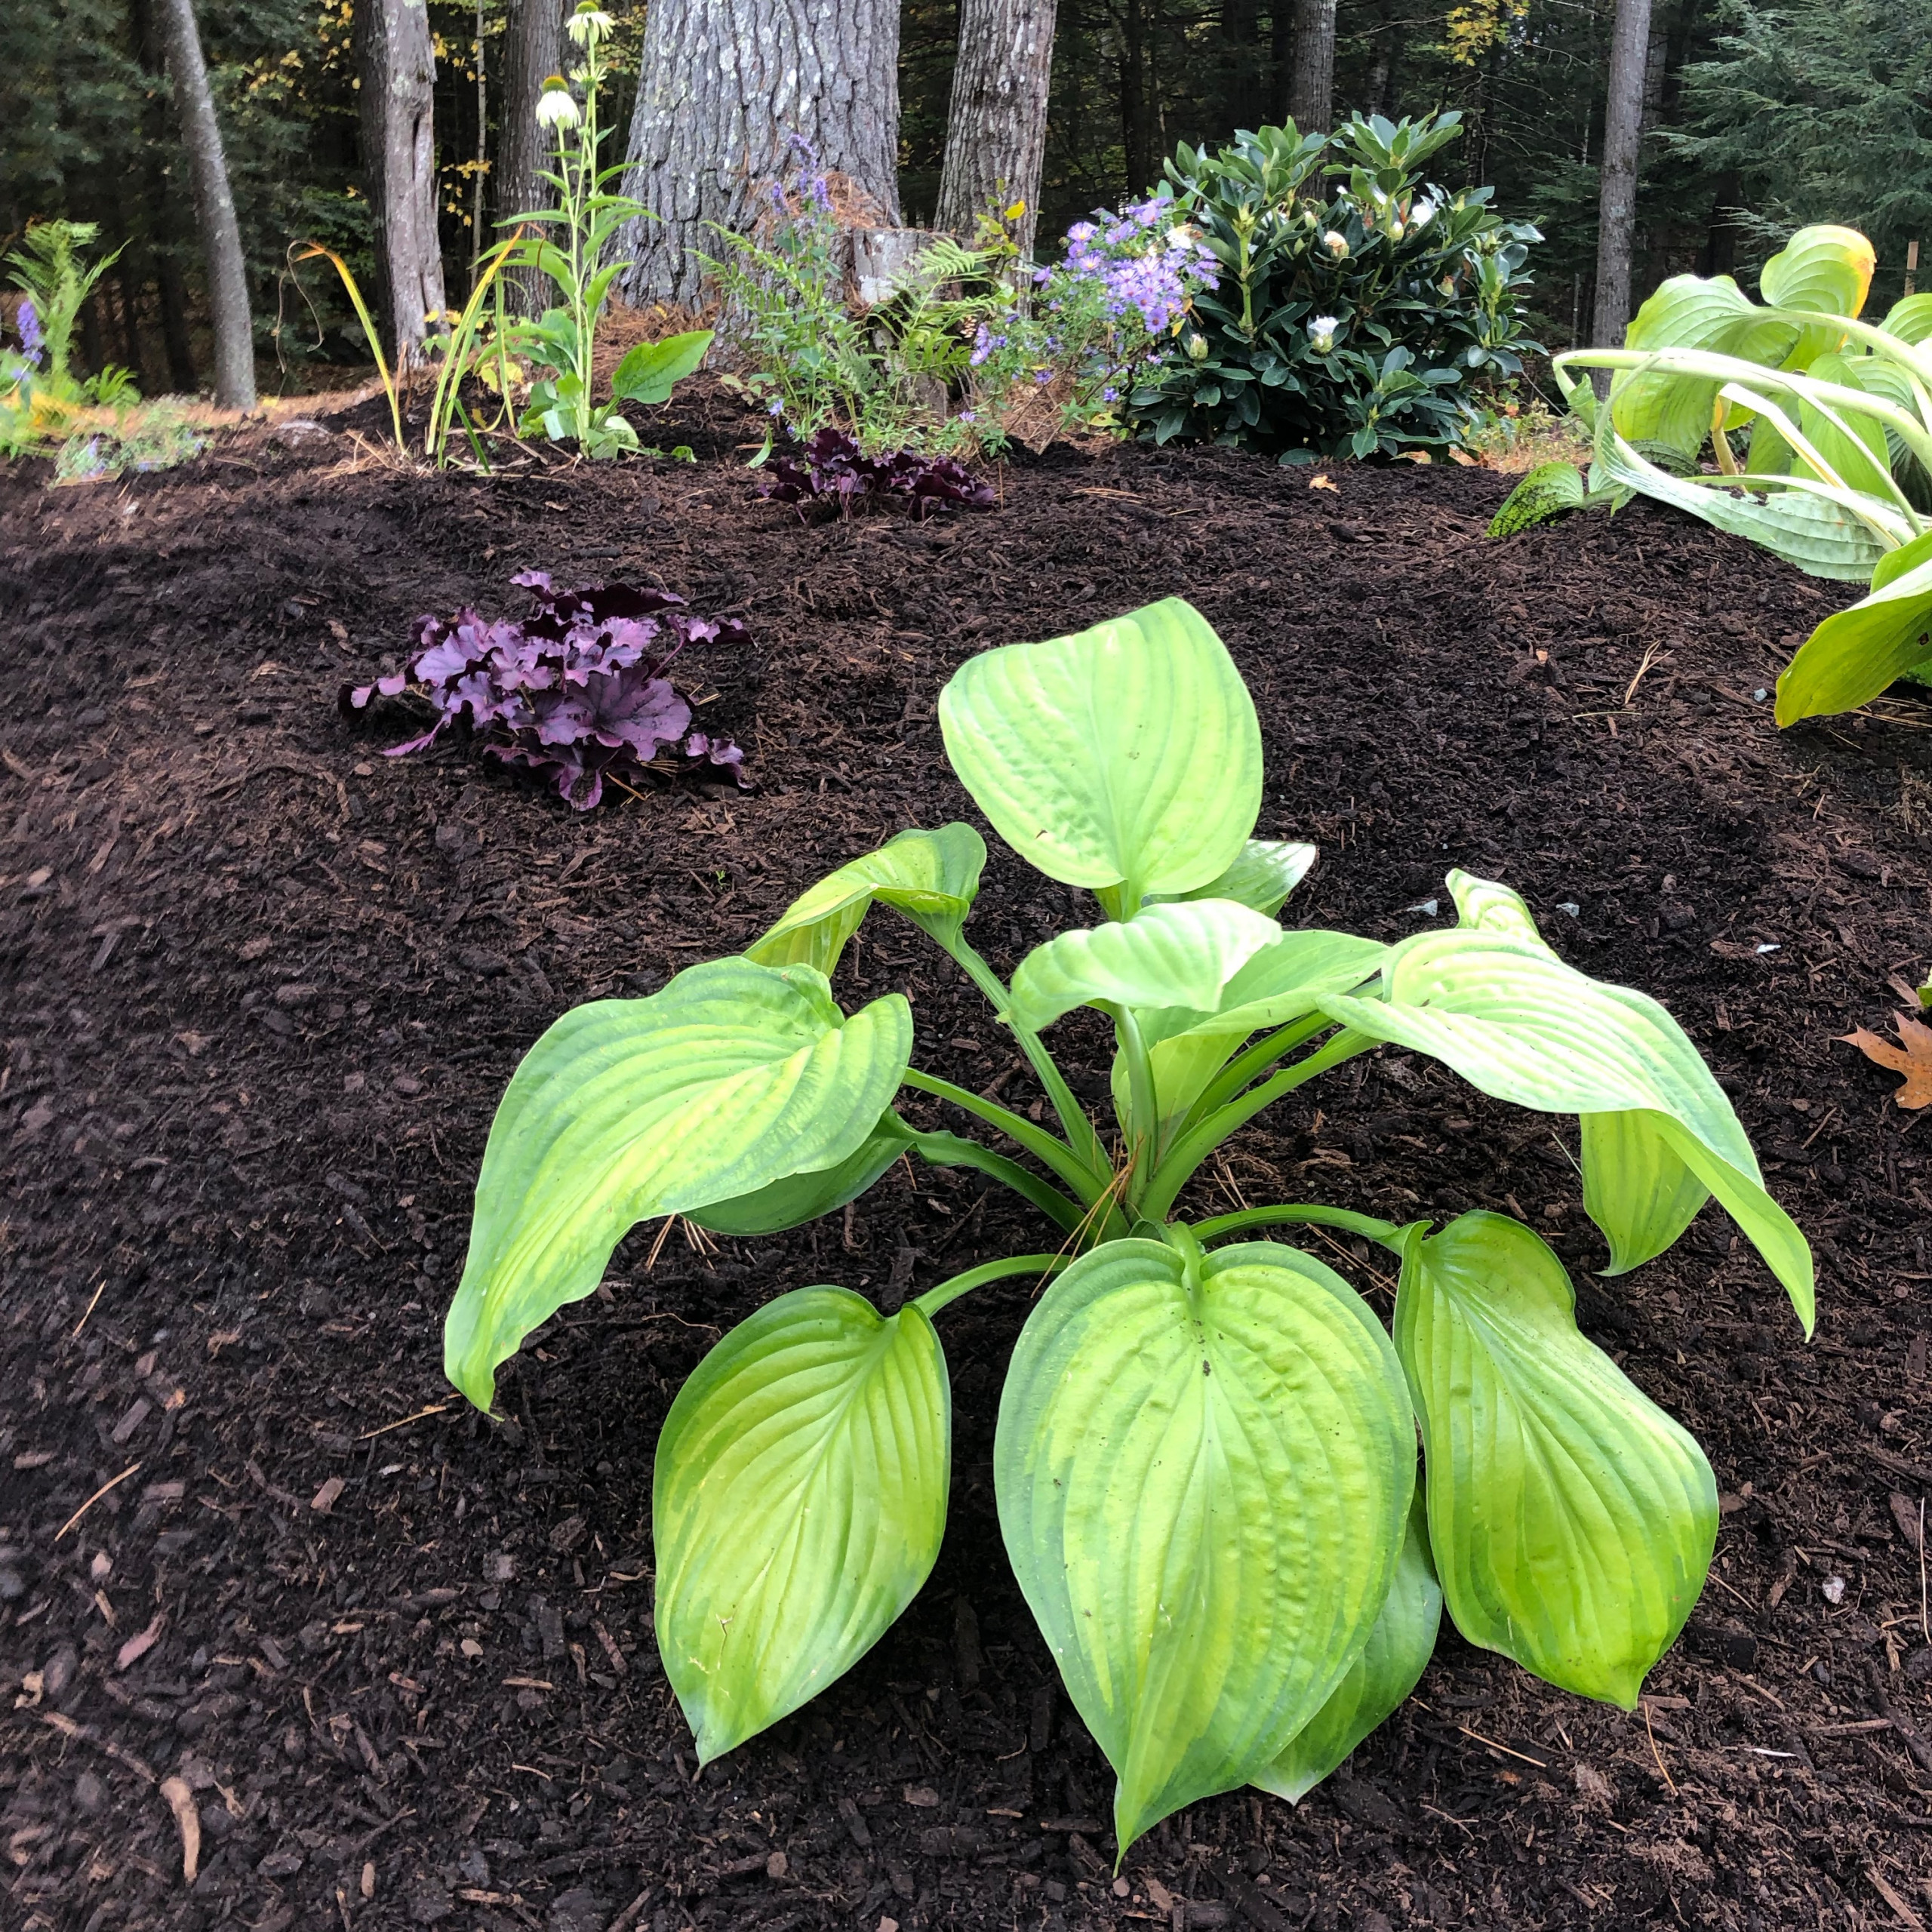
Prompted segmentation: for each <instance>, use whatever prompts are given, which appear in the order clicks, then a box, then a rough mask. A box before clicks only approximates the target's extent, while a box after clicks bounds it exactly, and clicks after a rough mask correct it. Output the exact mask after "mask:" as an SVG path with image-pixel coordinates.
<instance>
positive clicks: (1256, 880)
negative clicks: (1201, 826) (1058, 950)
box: [1150, 838, 1321, 919]
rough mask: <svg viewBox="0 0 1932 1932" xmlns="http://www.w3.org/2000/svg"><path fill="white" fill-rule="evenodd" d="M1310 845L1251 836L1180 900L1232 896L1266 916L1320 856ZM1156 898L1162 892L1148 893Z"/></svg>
mask: <svg viewBox="0 0 1932 1932" xmlns="http://www.w3.org/2000/svg"><path fill="white" fill-rule="evenodd" d="M1320 856H1321V855H1320V854H1319V853H1318V852H1317V851H1316V850H1315V848H1314V847H1313V846H1312V845H1304V844H1300V843H1298V842H1297V841H1294V840H1293V839H1285V838H1251V839H1250V840H1249V841H1247V844H1245V845H1244V846H1243V847H1242V848H1241V852H1240V854H1239V856H1238V857H1237V858H1236V859H1235V862H1234V863H1233V864H1232V865H1231V866H1229V868H1228V869H1227V870H1226V872H1223V873H1222V875H1220V878H1211V879H1210V880H1209V881H1207V884H1205V885H1197V886H1196V887H1195V888H1194V890H1193V891H1192V892H1183V893H1182V894H1180V895H1179V897H1181V898H1183V899H1232V900H1235V902H1236V903H1238V904H1239V905H1242V906H1248V907H1250V908H1251V909H1253V910H1254V911H1255V912H1263V913H1266V915H1267V916H1268V917H1269V918H1271V919H1272V918H1274V916H1275V914H1276V913H1277V912H1280V910H1281V908H1282V906H1284V904H1285V903H1287V897H1288V894H1290V893H1291V892H1292V891H1294V889H1295V888H1296V887H1297V886H1298V885H1299V884H1300V883H1301V882H1302V881H1303V879H1304V878H1306V877H1307V876H1308V870H1309V867H1310V866H1312V865H1313V864H1314V863H1315V860H1316V859H1317V858H1318V857H1320ZM1150 896H1151V897H1153V898H1155V899H1159V898H1160V897H1162V895H1161V894H1159V893H1155V894H1151V895H1150Z"/></svg>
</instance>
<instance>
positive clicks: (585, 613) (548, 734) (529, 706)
mask: <svg viewBox="0 0 1932 1932" xmlns="http://www.w3.org/2000/svg"><path fill="white" fill-rule="evenodd" d="M512 583H516V584H518V585H519V586H521V587H522V588H523V589H526V590H528V591H529V592H531V603H532V605H533V607H534V608H532V610H531V614H529V616H528V617H525V618H524V619H523V620H521V622H519V621H518V620H514V619H504V620H500V621H498V622H497V623H492V624H485V623H484V621H483V620H482V619H481V617H479V616H478V614H476V613H475V611H469V610H464V611H459V612H457V614H456V616H455V617H453V618H449V619H447V620H445V619H442V618H438V617H423V618H422V619H420V620H419V621H418V623H417V626H416V643H417V655H416V657H415V659H414V662H413V663H411V666H410V667H409V669H408V671H407V672H401V673H397V674H394V675H390V676H388V677H385V678H378V679H377V681H375V682H374V684H370V685H361V686H360V687H358V688H355V689H354V690H348V689H345V690H344V691H343V696H342V703H343V709H344V710H345V711H348V710H357V711H359V710H361V709H364V708H365V706H367V705H368V703H369V702H370V700H371V699H372V698H373V697H396V696H398V695H399V694H401V692H402V691H405V690H406V689H408V688H411V686H412V685H413V686H414V688H415V690H416V691H417V694H418V695H419V696H420V697H422V698H423V699H424V700H426V702H427V703H428V704H429V707H430V709H432V711H433V712H435V721H434V722H433V723H432V724H431V726H430V728H429V730H428V731H426V732H424V733H423V734H421V735H420V737H414V738H412V739H411V740H409V741H408V743H406V744H401V745H397V746H393V747H392V748H391V749H390V750H389V752H388V753H387V754H386V755H388V756H389V757H392V758H398V757H401V756H402V755H405V754H406V753H408V752H415V751H421V750H423V749H426V747H427V746H429V745H431V744H433V743H435V740H436V739H437V737H438V736H439V735H440V734H441V732H442V731H443V730H444V728H445V727H446V726H448V725H451V724H463V725H465V726H466V727H467V728H469V731H471V733H472V734H473V735H474V736H475V737H477V738H478V740H480V741H481V743H482V746H483V749H485V751H487V752H490V753H491V755H493V756H495V757H497V758H503V759H506V760H507V761H509V762H511V763H512V764H525V765H528V766H529V767H530V768H531V769H532V770H534V771H539V772H541V773H542V774H544V775H545V776H546V777H548V778H549V780H551V782H552V783H554V784H555V786H556V788H557V790H558V792H559V794H560V795H561V796H562V797H563V798H565V800H566V801H568V803H569V804H571V805H573V806H574V807H575V808H577V810H579V811H589V809H590V808H591V807H592V806H593V805H595V804H597V803H598V801H599V800H600V799H601V798H602V796H603V794H604V781H605V777H606V775H607V774H608V776H609V777H611V779H612V780H613V781H614V783H618V784H620V785H623V784H626V783H627V780H629V779H630V778H634V777H636V776H638V774H640V773H641V771H643V770H644V769H645V768H646V767H654V768H657V769H658V770H660V771H663V770H667V769H668V770H679V769H683V770H689V769H691V768H695V767H698V766H701V765H702V766H709V767H711V768H715V770H717V771H719V772H721V773H728V774H730V776H731V777H732V778H733V779H734V780H735V781H736V782H737V784H738V785H739V786H740V787H741V788H743V789H749V782H748V781H747V780H746V777H745V776H744V773H743V760H744V754H743V752H742V751H740V749H739V748H738V747H737V746H736V745H734V744H733V743H731V740H729V739H728V738H721V737H712V736H710V735H709V734H706V733H705V732H703V731H694V730H693V729H692V728H691V701H690V700H689V699H688V698H687V697H685V696H684V695H683V694H681V693H680V692H679V691H678V689H677V688H676V687H675V685H672V682H671V681H670V679H669V678H668V677H666V675H665V672H666V669H668V668H669V666H670V664H671V663H672V660H674V659H675V658H676V657H678V654H680V653H681V651H683V650H684V649H685V646H686V645H688V644H690V643H691V642H693V641H706V642H709V641H714V640H718V641H723V642H724V643H726V644H733V645H743V644H749V641H750V638H749V634H748V633H747V632H746V630H745V628H744V626H743V625H742V624H740V623H737V622H735V621H734V620H732V619H730V618H722V619H706V618H700V617H692V616H691V614H690V613H689V611H688V608H687V607H686V605H685V601H684V599H683V598H681V597H678V596H677V595H675V594H673V593H672V592H669V591H667V590H657V589H651V588H649V587H648V586H638V585H634V584H623V583H612V584H599V585H593V586H589V588H587V589H580V590H570V591H563V592H559V591H558V590H556V589H555V588H554V587H553V586H552V583H551V580H550V577H549V574H548V573H547V572H545V571H524V572H521V573H520V574H518V576H517V577H514V578H512Z"/></svg>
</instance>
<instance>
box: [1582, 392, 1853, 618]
mask: <svg viewBox="0 0 1932 1932" xmlns="http://www.w3.org/2000/svg"><path fill="white" fill-rule="evenodd" d="M1761 426H1762V425H1761V424H1760V427H1761ZM1590 483H1591V487H1592V488H1594V489H1609V488H1614V487H1616V486H1618V485H1621V486H1623V488H1627V489H1632V490H1635V491H1637V492H1638V494H1640V495H1642V496H1646V497H1651V498H1653V499H1654V500H1656V501H1657V502H1658V503H1669V504H1670V505H1671V506H1672V507H1674V508H1675V509H1680V510H1684V511H1687V512H1689V514H1690V515H1692V516H1694V517H1700V518H1702V519H1703V521H1705V522H1706V523H1708V524H1709V525H1711V526H1712V528H1714V529H1718V530H1725V531H1730V534H1732V535H1733V536H1734V537H1746V538H1748V539H1749V540H1750V541H1751V542H1752V543H1757V544H1760V545H1761V546H1763V547H1764V549H1767V550H1769V551H1770V552H1771V553H1772V555H1774V556H1777V557H1782V558H1783V559H1784V561H1786V563H1788V564H1791V565H1795V566H1796V568H1798V569H1799V570H1801V571H1807V572H1808V573H1809V574H1810V575H1811V576H1813V577H1829V578H1832V579H1833V580H1835V581H1837V582H1839V583H1864V582H1865V581H1866V580H1867V579H1868V578H1869V577H1870V576H1871V574H1872V570H1873V569H1874V568H1875V566H1876V565H1877V564H1878V559H1879V558H1881V557H1882V556H1884V555H1885V546H1884V544H1883V543H1881V542H1880V541H1879V540H1878V538H1877V537H1875V536H1874V535H1873V534H1872V531H1871V530H1870V529H1869V528H1868V527H1867V526H1866V525H1865V524H1863V522H1861V521H1860V520H1859V519H1858V518H1857V517H1855V516H1854V515H1852V514H1851V512H1850V511H1849V510H1847V509H1843V508H1841V506H1839V505H1838V504H1837V503H1833V502H1831V501H1830V500H1828V499H1826V498H1823V497H1814V496H1809V495H1806V494H1802V493H1801V492H1798V491H1792V490H1790V489H1788V488H1771V489H1770V490H1768V491H1767V492H1766V493H1765V494H1764V496H1763V497H1762V498H1759V497H1755V496H1753V495H1752V494H1749V492H1748V491H1739V490H1736V489H1728V488H1719V487H1718V486H1717V485H1715V484H1709V483H1694V482H1691V481H1689V480H1688V479H1687V478H1683V477H1678V476H1672V475H1670V474H1669V472H1666V471H1665V470H1663V469H1659V468H1658V467H1657V465H1656V464H1655V463H1648V462H1646V461H1645V460H1644V458H1643V457H1640V456H1639V455H1638V454H1637V452H1636V451H1635V450H1633V449H1632V448H1631V447H1630V445H1629V443H1628V442H1626V441H1625V440H1624V439H1623V438H1621V437H1610V436H1605V435H1603V434H1601V432H1600V433H1599V435H1598V438H1597V445H1596V458H1595V463H1593V465H1592V468H1591V470H1590Z"/></svg>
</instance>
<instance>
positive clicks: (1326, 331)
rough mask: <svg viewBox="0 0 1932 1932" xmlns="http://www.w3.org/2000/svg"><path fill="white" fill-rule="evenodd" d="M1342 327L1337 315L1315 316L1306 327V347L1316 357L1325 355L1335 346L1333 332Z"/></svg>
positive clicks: (1340, 319)
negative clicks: (1312, 351)
mask: <svg viewBox="0 0 1932 1932" xmlns="http://www.w3.org/2000/svg"><path fill="white" fill-rule="evenodd" d="M1341 326H1342V318H1341V317H1340V316H1339V315H1316V316H1314V317H1312V318H1311V319H1310V321H1309V325H1308V346H1309V348H1311V349H1313V350H1314V351H1315V354H1316V355H1327V353H1328V352H1329V350H1330V349H1333V348H1334V346H1335V331H1337V329H1338V328H1340V327H1341Z"/></svg>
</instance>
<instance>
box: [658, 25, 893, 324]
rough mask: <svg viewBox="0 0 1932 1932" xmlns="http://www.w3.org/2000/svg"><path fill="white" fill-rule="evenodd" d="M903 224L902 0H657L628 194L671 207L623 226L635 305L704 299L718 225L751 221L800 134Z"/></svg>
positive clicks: (884, 219)
mask: <svg viewBox="0 0 1932 1932" xmlns="http://www.w3.org/2000/svg"><path fill="white" fill-rule="evenodd" d="M793 134H797V135H798V136H800V137H802V138H803V139H804V140H807V141H808V142H810V143H811V148H812V152H813V154H814V155H815V157H816V160H817V166H818V168H820V169H822V170H823V171H825V172H826V173H828V174H841V175H844V177H847V178H848V180H849V181H850V182H851V184H852V186H854V188H856V189H857V190H858V191H859V192H860V193H861V194H862V195H864V196H866V198H868V199H869V201H870V202H872V204H873V205H875V208H876V209H877V211H878V216H879V218H880V222H881V225H883V226H891V227H896V226H897V225H898V223H899V218H900V217H899V174H898V153H899V0H654V4H653V5H652V6H651V9H650V11H649V12H648V14H646V16H645V28H644V50H643V55H642V59H641V66H640V72H639V75H638V91H637V104H636V106H635V109H633V111H632V115H631V125H630V139H629V143H628V145H627V146H626V150H625V159H626V162H628V164H629V167H628V169H627V171H626V175H625V177H624V188H625V192H626V193H628V194H631V195H635V197H636V198H638V200H639V201H641V202H642V203H643V204H644V205H645V207H646V208H649V209H650V210H651V211H652V213H653V214H655V215H656V216H657V217H658V219H657V220H655V221H641V222H638V223H635V224H634V225H633V226H632V227H631V228H630V229H628V230H626V232H625V234H624V235H623V237H622V238H621V240H620V251H621V252H622V253H623V254H625V255H626V256H629V257H630V258H631V260H632V266H631V267H630V268H629V269H626V271H625V273H624V275H623V279H622V281H621V283H620V287H621V288H622V291H623V294H624V297H625V299H626V300H627V301H630V302H633V303H643V302H648V301H669V302H677V303H683V304H685V306H687V307H692V308H695V307H696V306H698V304H699V303H700V300H701V299H702V294H701V286H702V284H703V280H704V275H705V269H704V265H703V263H702V262H701V261H700V260H699V259H698V257H700V255H701V254H703V255H712V256H715V255H716V254H718V248H719V242H718V236H717V234H716V233H715V231H714V229H713V226H712V224H713V223H715V224H717V226H720V227H723V228H728V229H738V230H740V231H743V230H744V229H748V228H749V226H751V224H752V220H754V218H755V213H756V211H755V208H754V207H753V205H752V198H753V196H754V195H756V194H757V193H758V192H760V190H761V188H762V187H763V186H764V184H766V183H769V182H771V181H772V180H775V179H776V178H777V177H779V176H780V175H782V174H784V173H785V172H786V168H787V166H788V165H789V159H790V156H789V137H791V136H792V135H793Z"/></svg>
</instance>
